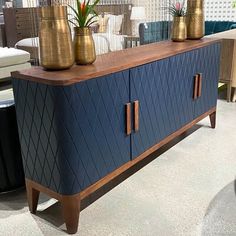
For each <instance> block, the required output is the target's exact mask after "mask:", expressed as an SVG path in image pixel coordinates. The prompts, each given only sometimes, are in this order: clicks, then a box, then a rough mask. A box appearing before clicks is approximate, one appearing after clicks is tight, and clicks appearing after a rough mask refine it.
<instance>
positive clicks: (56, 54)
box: [39, 6, 74, 70]
mask: <svg viewBox="0 0 236 236" xmlns="http://www.w3.org/2000/svg"><path fill="white" fill-rule="evenodd" d="M39 48H40V64H41V65H42V66H43V67H44V68H46V69H50V70H62V69H67V68H70V67H71V66H72V65H73V64H74V53H73V44H72V36H71V31H70V27H69V24H68V21H67V8H66V6H47V7H42V8H41V21H40V29H39Z"/></svg>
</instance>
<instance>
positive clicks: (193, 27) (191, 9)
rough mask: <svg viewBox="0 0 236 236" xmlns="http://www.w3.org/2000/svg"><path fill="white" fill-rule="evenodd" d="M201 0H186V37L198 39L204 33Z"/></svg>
mask: <svg viewBox="0 0 236 236" xmlns="http://www.w3.org/2000/svg"><path fill="white" fill-rule="evenodd" d="M203 5H204V4H203V0H188V2H187V38H188V39H200V38H202V37H203V36H204V35H205V22H204V11H203Z"/></svg>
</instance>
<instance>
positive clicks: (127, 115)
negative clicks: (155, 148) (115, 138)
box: [125, 103, 131, 135]
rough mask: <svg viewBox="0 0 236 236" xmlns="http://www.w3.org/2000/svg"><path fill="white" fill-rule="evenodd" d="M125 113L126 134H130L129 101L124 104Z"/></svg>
mask: <svg viewBox="0 0 236 236" xmlns="http://www.w3.org/2000/svg"><path fill="white" fill-rule="evenodd" d="M125 113H126V134H127V135H130V134H131V103H126V104H125Z"/></svg>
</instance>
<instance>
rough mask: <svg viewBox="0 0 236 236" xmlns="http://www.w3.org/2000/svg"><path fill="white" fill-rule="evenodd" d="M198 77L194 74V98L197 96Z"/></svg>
mask: <svg viewBox="0 0 236 236" xmlns="http://www.w3.org/2000/svg"><path fill="white" fill-rule="evenodd" d="M198 79H199V75H198V74H197V75H195V76H194V87H193V99H194V100H196V99H197V96H198Z"/></svg>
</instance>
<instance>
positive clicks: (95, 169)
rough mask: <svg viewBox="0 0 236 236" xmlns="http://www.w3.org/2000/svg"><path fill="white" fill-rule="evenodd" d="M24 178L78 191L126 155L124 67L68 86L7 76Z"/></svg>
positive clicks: (126, 82)
mask: <svg viewBox="0 0 236 236" xmlns="http://www.w3.org/2000/svg"><path fill="white" fill-rule="evenodd" d="M13 87H14V93H15V101H16V112H17V121H18V127H19V136H20V142H21V149H22V157H23V163H24V169H25V175H26V178H28V179H31V180H33V181H35V182H37V183H40V184H42V185H43V186H45V187H48V188H50V189H52V190H54V191H55V192H58V193H60V194H66V195H67V194H74V193H78V192H80V191H81V190H83V189H85V188H86V187H88V186H90V185H91V184H93V183H95V182H96V181H98V180H99V179H101V178H102V177H104V176H106V175H107V174H109V173H110V172H112V171H113V170H115V169H117V168H118V167H120V166H121V165H122V164H124V163H126V162H128V161H129V160H130V155H131V154H130V136H126V135H125V109H124V104H125V103H127V102H128V101H129V71H123V72H119V73H115V74H111V75H108V76H104V77H103V78H98V79H93V80H88V81H86V82H81V83H77V84H74V85H71V86H63V87H62V86H56V87H54V86H48V85H44V84H38V83H35V82H29V81H26V80H15V79H14V80H13Z"/></svg>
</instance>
